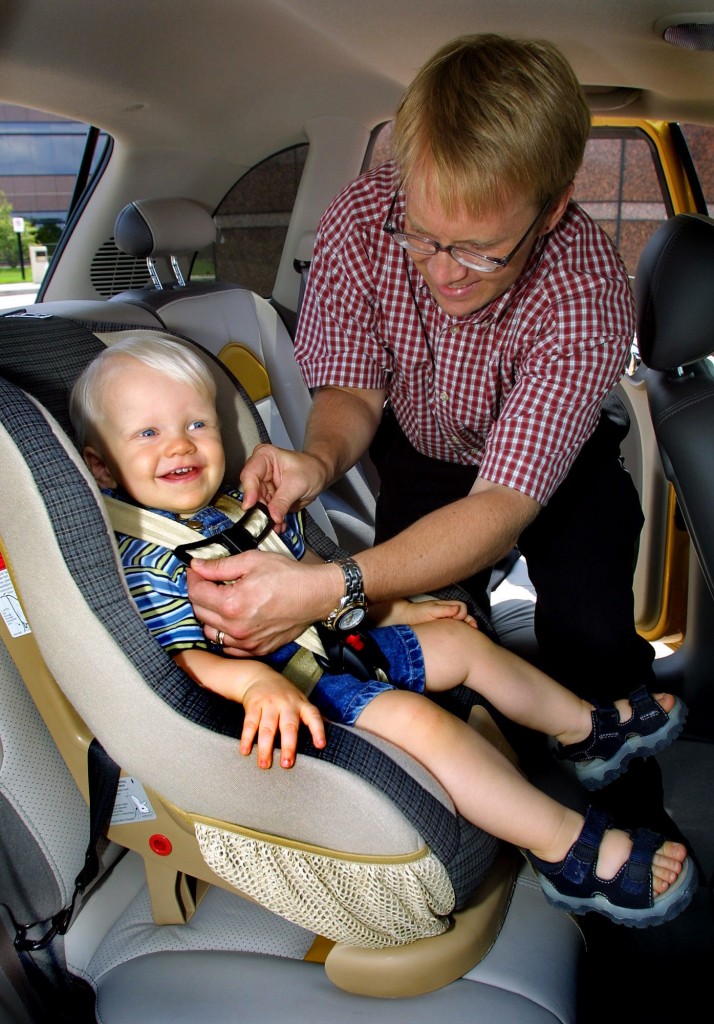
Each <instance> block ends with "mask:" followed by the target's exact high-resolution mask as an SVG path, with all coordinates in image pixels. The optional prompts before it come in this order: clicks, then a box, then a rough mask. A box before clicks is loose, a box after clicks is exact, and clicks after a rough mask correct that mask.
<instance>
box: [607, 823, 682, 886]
mask: <svg viewBox="0 0 714 1024" xmlns="http://www.w3.org/2000/svg"><path fill="white" fill-rule="evenodd" d="M631 853H632V838H631V836H630V835H629V833H627V832H622V831H621V830H620V829H614V828H613V829H608V831H607V832H606V833H605V835H604V836H603V838H602V843H601V844H600V850H599V853H598V858H597V865H596V867H595V874H596V875H597V876H598V878H604V879H605V880H606V881H610V880H611V879H613V878H614V877H615V875H616V874H617V872H618V871H619V870H620V868H621V867H622V865H623V864H624V863H625V861H626V860H627V858H628V857H629V856H630V854H631ZM686 857H687V849H686V847H685V846H683V844H682V843H673V842H670V841H669V840H665V841H664V842H663V843H662V845H661V846H660V847H659V848H658V849H657V850H656V851H655V853H654V856H653V857H652V864H651V868H650V870H651V871H652V889H653V891H654V892H656V893H658V894H659V893H662V892H666V890H667V889H668V888H669V887H670V885H673V884H674V883H675V882H676V881H677V876H678V875H679V873H680V871H681V870H682V864H683V863H684V861H685V860H686Z"/></svg>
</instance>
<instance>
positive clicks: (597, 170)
mask: <svg viewBox="0 0 714 1024" xmlns="http://www.w3.org/2000/svg"><path fill="white" fill-rule="evenodd" d="M665 195H666V187H665V186H664V184H663V177H662V174H661V170H660V166H659V159H658V156H657V153H656V151H655V149H654V146H653V145H652V144H651V142H650V140H649V137H648V136H647V135H646V134H645V133H644V132H640V131H638V130H637V129H632V130H628V129H624V130H622V131H619V130H612V129H609V128H595V129H593V133H592V137H591V138H590V140H589V141H588V144H587V146H586V147H585V158H584V160H583V164H582V167H581V168H580V171H579V172H578V174H577V177H576V179H575V193H574V198H575V200H576V201H577V202H578V203H580V205H581V206H582V207H583V209H585V210H586V211H587V212H588V213H589V214H590V216H591V217H592V218H593V220H595V221H597V222H598V224H599V225H600V226H601V227H602V228H603V229H604V230H605V231H606V232H607V233H608V235H609V236H610V238H611V239H612V241H613V242H614V243H615V246H616V247H617V249H618V250H619V252H620V255H621V256H622V259H623V260H624V263H625V266H626V267H627V270H628V273H629V274H630V275H631V276H632V275H634V273H635V270H636V268H637V262H638V260H639V258H640V253H641V252H642V249H643V247H644V245H645V242H646V241H647V239H648V238H649V237H650V235H651V234H652V233H653V232H654V231H655V230H656V229H657V227H658V226H659V225H660V224H661V223H662V221H663V220H665V219H666V218H667V216H668V215H669V212H670V210H669V206H668V203H666V202H665Z"/></svg>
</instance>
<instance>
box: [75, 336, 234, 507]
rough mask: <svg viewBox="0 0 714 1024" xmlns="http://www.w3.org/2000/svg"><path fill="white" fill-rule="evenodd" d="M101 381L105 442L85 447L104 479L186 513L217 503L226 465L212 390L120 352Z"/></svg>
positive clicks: (97, 474) (136, 496) (91, 464)
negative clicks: (180, 378)
mask: <svg viewBox="0 0 714 1024" xmlns="http://www.w3.org/2000/svg"><path fill="white" fill-rule="evenodd" d="M101 387H102V408H103V413H104V415H103V417H102V419H101V421H100V422H99V423H97V432H98V435H99V436H98V442H97V445H96V446H93V445H88V446H87V447H86V448H85V450H84V456H85V459H86V461H87V464H88V465H89V468H90V469H91V471H92V473H93V474H94V476H95V478H96V479H97V482H98V483H99V484H100V486H102V487H110V488H112V489H114V488H116V487H118V486H121V487H123V488H124V490H125V491H126V492H127V493H128V494H130V495H131V497H132V498H134V500H135V501H138V502H139V503H140V504H141V505H146V506H148V507H149V508H160V509H164V510H165V511H167V512H174V513H178V514H179V515H182V516H190V515H193V514H194V513H196V512H197V511H198V510H199V509H201V508H203V507H204V506H206V505H209V504H210V503H211V499H212V498H213V497H214V495H215V494H216V492H217V491H218V488H219V487H220V485H221V483H222V481H223V474H224V472H225V454H224V451H223V443H222V441H221V433H220V428H219V424H218V416H217V413H216V408H215V404H214V402H213V400H212V399H211V398H210V396H209V395H207V394H204V393H203V392H202V391H201V390H199V389H197V388H195V387H194V386H193V385H191V384H188V383H182V382H180V381H177V380H175V379H174V378H172V377H168V376H167V375H166V374H165V373H161V372H159V371H158V370H154V369H152V368H150V367H148V366H146V365H144V364H143V363H141V362H139V361H138V360H136V359H133V358H131V357H130V356H121V357H119V358H118V359H117V360H116V363H115V365H113V366H112V367H111V371H110V372H109V373H108V374H107V376H106V378H104V379H103V380H102V382H101Z"/></svg>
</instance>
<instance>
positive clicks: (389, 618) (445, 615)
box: [369, 598, 478, 629]
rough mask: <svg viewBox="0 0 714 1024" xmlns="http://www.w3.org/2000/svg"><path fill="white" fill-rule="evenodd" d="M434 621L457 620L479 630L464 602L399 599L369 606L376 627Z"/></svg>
mask: <svg viewBox="0 0 714 1024" xmlns="http://www.w3.org/2000/svg"><path fill="white" fill-rule="evenodd" d="M434 619H457V620H459V621H461V622H466V623H468V625H469V626H473V627H474V629H478V624H477V622H476V619H474V617H473V616H472V615H469V611H468V608H467V607H466V605H465V604H464V602H463V601H439V600H436V599H435V598H428V599H426V600H417V601H409V600H407V599H406V598H398V599H397V600H395V601H385V602H384V603H383V604H371V605H370V606H369V621H370V623H371V624H372V625H374V626H398V625H405V626H418V625H419V624H420V623H423V622H432V621H433V620H434Z"/></svg>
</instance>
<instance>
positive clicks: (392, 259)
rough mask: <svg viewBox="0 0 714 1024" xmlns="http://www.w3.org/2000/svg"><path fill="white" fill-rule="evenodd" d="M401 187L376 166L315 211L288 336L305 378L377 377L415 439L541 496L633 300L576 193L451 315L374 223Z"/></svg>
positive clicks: (593, 408)
mask: <svg viewBox="0 0 714 1024" xmlns="http://www.w3.org/2000/svg"><path fill="white" fill-rule="evenodd" d="M396 188H397V177H396V172H395V168H394V166H393V164H391V163H387V164H383V165H382V166H381V167H378V168H377V169H376V170H374V171H371V172H369V173H367V174H364V175H362V176H361V177H360V178H358V179H357V180H356V181H355V182H353V183H352V184H351V185H348V186H347V187H346V188H345V189H343V190H342V192H341V193H340V194H339V195H338V196H337V198H336V199H335V200H334V201H333V203H332V204H331V206H330V207H329V209H328V210H327V212H326V213H325V215H324V216H323V218H322V221H321V224H320V230H319V232H318V237H317V242H316V246H315V253H314V256H313V260H312V265H311V268H310V279H309V284H308V289H307V293H306V296H305V301H304V304H303V307H302V312H301V316H300V328H299V331H298V336H297V339H296V344H295V352H296V356H297V359H298V362H299V363H300V366H301V369H302V373H303V376H304V378H305V382H306V384H307V385H308V387H320V386H322V385H327V384H333V385H338V386H339V385H341V386H345V387H358V388H386V390H387V395H388V398H389V402H390V404H391V406H392V408H393V410H394V414H395V416H396V418H397V421H398V422H399V424H400V425H401V427H402V430H403V431H404V432H405V433H406V435H407V437H408V438H409V440H410V441H411V443H412V444H413V445H414V447H415V448H417V449H418V450H419V451H421V452H422V453H424V454H426V455H429V456H431V457H432V458H436V459H441V460H443V461H446V462H456V463H466V464H471V465H477V466H479V467H480V469H479V475H480V476H481V477H483V478H485V479H486V480H490V481H492V482H493V483H498V484H504V485H505V486H507V487H513V488H515V489H516V490H518V491H522V492H523V493H525V494H527V495H529V496H530V497H532V498H534V499H535V500H536V501H538V502H539V503H540V504H546V503H547V501H548V499H549V497H550V496H551V495H552V494H553V492H554V491H555V489H556V487H557V486H558V484H559V483H560V482H561V481H562V479H563V478H564V476H565V475H566V473H567V472H568V469H569V468H570V466H571V465H572V463H573V461H574V459H575V457H576V455H577V453H578V451H579V450H580V448H581V447H582V445H583V444H584V442H585V441H586V440H587V438H588V437H589V436H590V435H591V434H592V432H593V430H594V429H595V427H596V425H597V422H598V417H599V413H600V407H601V404H602V401H603V399H604V398H605V396H606V394H607V393H608V391H610V389H611V388H612V386H613V385H614V384H615V382H616V381H617V380H618V379H619V378H620V376H621V374H622V372H623V369H624V366H625V361H626V359H627V354H628V351H629V347H630V342H631V339H632V336H633V331H634V310H633V301H632V294H631V290H630V286H629V281H628V279H627V274H626V271H625V269H624V267H623V265H622V263H621V261H620V259H619V256H618V255H617V253H616V251H615V249H614V247H613V246H612V244H611V242H610V241H609V239H608V238H607V236H606V235H605V234H604V232H603V231H601V229H600V228H599V227H598V226H597V225H596V224H595V223H594V222H593V221H592V220H591V219H590V218H589V217H588V216H587V215H586V214H585V213H584V212H583V211H582V210H581V209H580V208H579V207H578V206H576V205H575V204H573V203H571V204H570V206H569V207H568V209H567V211H566V213H565V215H564V216H563V218H562V219H561V221H560V222H559V224H558V225H557V226H556V228H555V229H554V230H553V231H552V232H551V233H550V234H549V235H547V236H546V237H545V238H539V239H538V240H537V242H536V245H535V246H534V248H533V252H532V253H531V256H530V258H529V260H528V263H527V264H526V266H525V267H524V270H523V272H522V274H521V275H520V277H519V278H518V280H517V281H516V282H515V283H514V284H513V285H512V286H511V287H510V288H509V289H508V291H507V292H505V294H503V295H501V296H500V297H499V298H497V299H495V300H494V301H493V302H492V303H490V304H489V305H488V306H486V307H484V308H483V309H479V310H477V311H476V312H475V313H473V314H471V315H470V316H466V317H452V316H449V315H448V314H446V313H445V312H444V311H443V310H442V309H441V307H440V306H439V305H437V303H436V302H435V301H434V299H433V298H432V296H431V293H430V292H429V289H428V287H427V285H426V283H425V282H424V279H423V278H422V276H421V274H420V273H419V271H418V270H417V269H416V267H415V265H414V263H413V262H412V260H411V259H409V258H408V257H407V258H405V254H404V253H403V250H402V249H401V248H400V247H399V246H398V245H397V244H396V243H395V242H394V241H393V240H392V239H391V238H390V237H389V236H388V235H387V234H386V233H385V232H384V231H383V230H382V226H383V224H384V220H385V218H386V215H387V211H388V209H389V205H390V203H391V200H392V197H393V195H394V192H395V190H396ZM403 213H404V199H403V197H400V198H399V199H398V201H397V205H396V207H395V210H394V218H395V220H396V221H397V222H401V217H402V215H403ZM410 279H411V284H412V288H413V293H414V295H412V291H411V289H410V286H409V282H410ZM415 298H416V302H418V304H419V310H420V312H421V316H422V320H423V323H424V328H425V330H426V332H427V334H428V337H429V339H430V347H431V350H432V353H433V360H432V354H430V352H429V348H428V347H427V344H426V342H425V339H424V333H423V331H422V328H421V324H420V322H419V314H418V312H417V308H416V305H415Z"/></svg>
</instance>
